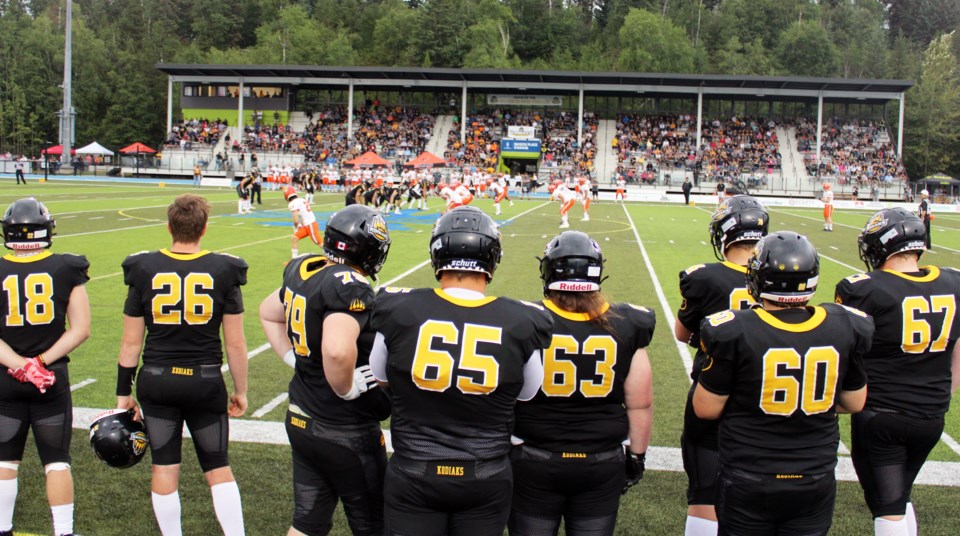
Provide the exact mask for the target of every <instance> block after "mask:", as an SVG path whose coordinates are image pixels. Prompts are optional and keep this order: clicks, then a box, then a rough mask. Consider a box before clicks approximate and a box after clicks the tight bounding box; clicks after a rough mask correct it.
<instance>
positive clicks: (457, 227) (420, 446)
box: [370, 207, 552, 536]
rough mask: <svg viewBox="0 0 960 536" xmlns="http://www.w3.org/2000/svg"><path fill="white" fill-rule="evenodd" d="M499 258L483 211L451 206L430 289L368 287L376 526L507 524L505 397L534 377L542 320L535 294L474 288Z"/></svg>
mask: <svg viewBox="0 0 960 536" xmlns="http://www.w3.org/2000/svg"><path fill="white" fill-rule="evenodd" d="M500 257H501V248H500V230H499V229H498V228H497V225H496V223H494V221H493V219H491V218H490V216H488V215H486V214H484V213H483V212H482V211H480V210H479V209H477V208H475V207H464V208H457V209H454V210H451V211H450V212H448V213H447V214H445V215H444V216H442V217H441V218H440V219H439V220H438V221H437V223H436V225H435V226H434V229H433V233H432V236H431V238H430V258H431V261H432V263H433V268H434V273H435V274H436V277H437V279H438V280H439V281H440V286H441V288H439V289H389V288H388V289H384V290H383V291H381V292H380V293H379V295H378V296H377V302H376V309H375V310H374V314H373V326H374V329H375V330H376V332H377V336H376V339H375V341H374V348H373V351H372V353H371V354H370V365H371V368H372V369H373V373H374V376H375V377H376V378H377V379H378V380H380V381H383V382H388V383H389V386H390V395H391V398H392V401H393V415H392V418H391V422H390V431H391V439H392V441H393V448H394V455H393V457H392V458H391V459H390V465H389V467H388V469H387V476H386V482H385V485H384V502H385V506H386V507H385V512H384V517H385V525H386V530H385V533H386V534H388V535H391V536H393V535H406V536H409V535H413V534H416V535H417V536H440V535H476V536H491V535H493V534H497V535H499V534H502V533H503V529H504V527H505V526H506V524H507V517H508V515H509V510H510V494H511V490H512V487H513V486H512V484H513V476H512V472H511V470H510V462H509V460H508V458H507V455H508V453H509V451H510V432H511V430H512V428H513V422H514V406H515V404H516V401H517V400H518V399H520V400H527V399H530V398H531V397H533V395H535V394H536V392H537V390H539V388H540V384H541V382H542V380H543V365H542V363H541V360H540V359H541V351H542V349H543V348H546V347H548V346H549V345H550V327H551V325H552V321H551V319H550V316H549V315H548V314H547V312H546V311H545V310H544V308H543V307H541V306H539V305H535V304H525V303H521V302H518V301H514V300H511V299H507V298H496V297H492V296H485V295H484V291H485V290H486V286H487V283H488V282H489V281H490V280H491V279H492V278H493V273H494V270H496V267H497V264H498V263H499V262H500Z"/></svg>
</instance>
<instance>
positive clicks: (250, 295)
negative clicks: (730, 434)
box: [0, 182, 960, 535]
mask: <svg viewBox="0 0 960 536" xmlns="http://www.w3.org/2000/svg"><path fill="white" fill-rule="evenodd" d="M188 191H194V190H190V189H186V188H179V187H166V188H159V187H157V186H150V185H108V184H94V183H56V182H51V183H46V184H37V183H35V182H31V184H30V185H29V186H26V187H22V186H21V187H14V186H13V185H12V184H11V183H6V184H4V185H3V186H2V187H0V205H3V206H6V204H7V203H10V202H12V201H13V200H15V199H17V198H19V197H23V196H27V195H34V196H36V197H37V198H39V199H40V200H41V201H43V202H44V203H46V205H47V207H49V209H50V210H51V212H52V213H53V214H54V216H55V217H56V218H57V232H58V236H57V237H56V238H55V241H54V247H53V250H54V251H56V252H71V253H78V254H83V255H86V256H87V258H88V259H89V260H90V264H91V267H90V276H91V281H90V283H89V284H88V291H89V294H90V299H91V304H92V315H93V333H92V336H91V338H90V340H88V341H87V342H86V343H85V344H84V345H83V346H81V347H80V348H79V349H78V350H77V351H75V352H74V353H73V354H72V356H71V357H72V361H71V364H70V374H71V383H72V384H74V385H77V384H80V383H81V382H85V381H86V380H95V381H93V382H87V383H86V384H85V385H84V386H83V387H81V388H78V389H77V390H76V391H75V392H74V395H73V400H74V406H75V407H77V408H109V407H112V406H113V405H114V404H115V397H114V386H115V381H116V356H117V350H118V348H119V341H120V335H121V326H122V304H123V299H124V297H125V294H126V289H125V287H124V285H123V281H122V277H121V271H120V262H121V261H122V260H123V259H124V257H126V256H127V255H128V254H130V253H134V252H137V251H141V250H148V249H158V248H161V247H167V246H169V245H170V240H169V235H168V234H167V231H166V228H165V226H164V223H165V216H166V207H167V205H168V204H169V202H170V201H171V199H172V198H173V197H174V196H175V195H177V194H179V193H183V192H188ZM202 193H203V195H205V196H206V197H207V199H209V200H210V202H211V203H212V204H213V218H212V219H211V221H210V226H209V230H208V232H207V235H206V237H205V238H204V240H203V245H204V247H205V248H207V249H211V250H216V251H228V252H230V253H232V254H234V255H238V256H240V257H243V258H244V259H246V261H247V262H248V263H249V265H250V271H249V282H248V284H247V286H246V287H245V288H244V296H245V300H246V308H247V311H248V313H247V316H246V319H245V327H246V338H247V344H248V347H249V349H250V351H251V354H256V355H254V356H253V357H252V359H251V361H250V381H249V383H250V392H249V402H250V409H249V411H248V413H247V415H246V416H245V417H243V418H242V419H240V421H246V422H243V423H235V426H234V431H235V432H236V431H237V430H238V429H240V428H244V429H246V428H245V426H246V427H249V428H250V429H251V430H253V431H254V432H253V433H252V435H259V436H260V437H259V439H260V440H262V441H269V442H272V443H273V444H263V443H256V442H246V441H244V442H241V441H235V442H234V443H233V444H232V445H231V460H232V466H233V469H234V471H235V473H236V475H237V480H238V482H239V485H240V489H241V493H242V495H243V502H244V510H245V518H246V523H247V532H248V534H253V535H273V534H283V533H285V531H286V528H287V527H288V526H289V521H290V515H291V512H292V486H291V483H290V480H291V478H290V453H289V448H288V447H286V446H278V445H277V444H276V443H282V442H283V441H284V440H285V439H286V438H285V436H284V433H283V430H282V427H280V426H279V421H280V419H281V418H282V417H283V415H284V412H285V409H286V404H285V403H283V399H282V398H278V397H281V396H282V395H283V394H284V393H285V391H286V384H287V382H288V381H289V378H290V375H291V369H290V368H288V367H287V366H286V365H284V364H282V363H281V362H280V360H279V359H278V358H276V356H274V355H273V353H272V352H271V351H270V350H269V349H267V350H266V351H263V345H264V343H265V342H266V340H265V338H264V336H263V333H262V331H261V329H260V325H259V321H258V320H257V317H256V310H257V306H258V305H259V303H260V301H261V300H262V299H263V298H264V297H265V296H266V295H267V294H268V293H269V292H272V291H273V290H274V289H276V288H277V287H278V286H279V284H280V280H281V274H282V269H283V264H284V262H286V261H287V260H288V259H289V257H290V249H289V248H290V243H289V236H290V232H291V227H290V223H289V221H290V218H289V212H288V211H287V210H286V207H285V203H284V202H283V200H282V198H281V195H280V194H279V193H278V192H264V205H263V207H262V208H261V209H260V210H258V211H257V212H256V213H254V214H252V215H245V216H238V215H236V214H234V213H235V211H236V195H235V193H234V192H233V191H232V190H226V189H222V190H217V189H205V190H203V192H202ZM341 205H342V195H341V194H329V195H318V196H317V198H316V199H315V201H314V207H315V211H316V213H317V216H318V219H319V220H320V221H321V222H322V221H325V220H326V218H327V217H328V216H329V214H330V213H331V212H333V211H334V210H335V209H336V208H338V207H340V206H341ZM474 205H475V206H479V207H480V208H482V209H484V210H487V211H489V212H490V213H491V214H492V213H493V208H492V202H491V201H489V200H485V199H478V200H476V201H474ZM430 207H431V210H430V211H427V212H419V213H418V212H407V213H405V215H403V216H390V217H389V218H388V219H387V222H388V224H389V225H390V228H391V236H392V238H393V247H392V249H391V251H390V256H389V259H388V261H387V264H386V266H385V267H384V269H383V272H382V273H381V274H380V275H381V277H380V279H381V281H382V282H383V283H385V284H390V285H396V286H411V287H416V286H433V285H434V284H435V280H434V278H433V275H432V272H431V270H430V269H429V267H428V265H429V263H428V262H427V260H428V258H429V257H428V253H427V241H428V235H429V232H430V228H431V225H432V223H433V221H434V220H435V219H436V216H437V213H438V210H439V208H440V203H439V201H438V200H437V199H435V198H434V199H431V204H430ZM258 208H259V207H258ZM591 208H592V210H591V218H592V220H591V221H589V222H579V221H577V220H578V219H579V216H580V213H579V208H577V209H574V211H573V214H572V218H571V220H572V221H573V224H572V226H573V228H574V229H578V230H583V231H586V232H588V233H590V234H591V235H592V236H593V237H594V238H595V239H596V240H597V241H599V243H600V245H601V246H602V247H603V249H604V254H605V256H606V257H607V259H608V262H607V265H606V274H607V275H609V276H610V279H609V280H607V282H606V283H605V284H604V292H605V293H606V294H607V295H608V296H609V297H610V298H611V299H612V300H615V301H630V302H632V303H635V304H641V305H646V306H648V307H650V308H651V309H653V310H655V311H656V312H657V318H658V326H657V330H656V334H655V339H654V342H653V344H652V345H651V347H650V349H649V352H650V356H651V360H652V362H653V368H654V388H655V406H656V410H655V411H656V416H655V421H654V431H653V438H652V445H653V446H655V447H660V448H656V449H652V450H651V455H650V461H649V462H648V466H649V467H652V468H654V470H651V471H648V472H647V476H646V477H645V479H644V480H643V482H642V483H641V484H640V485H639V486H637V487H635V488H634V490H633V491H631V492H630V493H629V494H628V495H627V496H625V497H624V499H623V502H622V505H623V506H622V509H621V516H620V523H619V529H618V534H664V535H668V534H682V532H683V523H684V516H685V510H686V503H685V486H686V477H685V475H684V474H683V473H682V472H677V471H676V468H678V467H679V464H680V461H679V456H678V454H677V451H676V450H675V449H676V448H677V447H678V446H679V438H680V431H681V426H682V414H683V404H684V400H685V393H686V391H687V388H688V386H689V382H688V379H687V375H686V370H685V368H684V362H683V360H682V358H681V352H680V351H679V350H678V346H677V344H676V343H675V341H674V340H673V335H672V334H673V329H672V328H673V326H672V321H668V320H667V317H666V315H665V312H664V307H666V308H667V309H669V310H670V311H672V312H675V311H676V310H677V308H678V307H679V304H680V303H679V302H680V298H679V292H678V290H677V274H678V273H679V272H680V271H681V270H683V269H684V268H686V267H688V266H690V265H692V264H697V263H701V262H711V261H712V260H713V254H712V251H711V248H710V247H709V239H708V236H707V222H708V221H709V213H710V210H711V209H712V208H713V207H712V206H709V207H703V208H701V207H684V206H674V205H669V206H668V205H640V204H628V205H626V207H624V206H623V205H620V204H614V203H612V202H601V203H595V204H594V205H593V206H592V207H591ZM868 217H869V213H868V212H863V211H848V212H837V213H836V214H835V222H836V224H835V228H836V231H835V232H833V233H824V232H822V231H821V230H820V229H821V225H820V221H821V218H820V215H819V212H818V211H816V210H803V209H775V210H772V211H771V222H772V227H771V229H772V230H784V229H790V230H794V231H797V232H800V233H803V234H807V235H808V236H809V237H810V238H811V240H812V241H813V243H814V244H815V245H816V246H817V249H818V250H819V251H820V253H821V277H820V282H821V284H820V287H819V289H818V294H817V297H816V299H817V301H831V300H832V295H833V288H834V285H835V284H836V282H837V281H839V280H840V279H841V278H843V277H846V276H848V275H851V274H852V273H854V272H856V271H858V270H861V269H862V266H863V265H862V263H861V262H860V261H859V259H858V258H857V247H856V237H857V235H858V233H859V229H860V227H861V226H862V225H863V224H864V222H865V221H866V220H867V218H868ZM498 219H500V221H501V222H502V224H503V227H502V232H503V240H504V252H505V253H504V257H503V263H502V264H501V265H500V268H499V269H498V271H497V274H496V279H495V281H494V282H493V284H492V285H491V287H490V288H489V293H490V294H493V295H503V296H510V297H514V298H521V299H527V300H536V299H539V298H540V297H541V287H540V280H539V273H538V264H537V261H536V259H535V257H536V256H537V255H539V254H540V253H541V252H542V250H543V247H544V245H545V244H546V242H547V240H548V239H549V238H551V237H553V236H554V235H555V234H556V233H557V232H558V229H557V225H558V224H559V216H558V206H557V205H556V204H548V203H547V202H546V200H545V199H540V200H532V201H522V202H521V201H517V202H516V203H515V206H513V207H509V206H507V205H506V204H505V205H504V214H503V216H500V217H499V218H498ZM934 227H935V229H936V230H935V231H934V240H933V243H934V252H933V253H931V254H928V255H925V257H924V259H923V260H924V261H926V262H929V263H933V264H938V265H944V266H960V215H947V214H944V215H940V216H938V217H937V219H936V221H935V222H934ZM637 237H639V239H640V241H641V243H642V246H641V243H638V241H637ZM641 248H642V249H644V250H645V252H646V259H648V260H649V262H648V261H647V260H646V259H645V257H644V255H643V254H642V252H641ZM301 251H302V252H312V251H318V249H317V248H315V247H314V246H313V245H312V244H309V245H306V244H303V243H301ZM648 266H649V268H648ZM650 268H652V271H651V269H650ZM658 285H659V286H660V287H662V296H663V299H665V300H666V301H665V303H664V302H662V301H661V298H660V297H658V292H657V287H658ZM671 314H672V313H671ZM258 350H259V351H260V352H259V353H257V351H258ZM227 376H228V378H229V375H227ZM271 403H273V409H270V406H269V405H268V404H271ZM258 421H262V422H264V423H267V424H263V425H260V424H258ZM271 424H272V426H271ZM841 431H842V437H843V439H844V442H846V443H849V427H848V426H847V424H846V423H845V422H844V423H843V424H842V425H841ZM946 432H947V434H949V436H951V437H953V438H960V417H958V415H957V414H956V412H954V413H950V414H948V416H947V426H946ZM954 445H955V446H954V448H955V449H958V450H960V447H956V444H955V443H954ZM32 448H33V447H32V446H31V447H28V449H30V450H28V455H27V457H26V458H27V459H26V460H25V462H24V465H23V468H22V469H21V471H20V496H19V500H18V506H17V513H16V517H15V528H16V529H18V530H19V531H21V532H18V533H19V534H23V532H24V531H25V532H28V533H31V532H32V533H39V534H46V533H49V530H50V522H49V517H50V514H49V510H48V508H47V506H46V500H45V496H44V492H43V485H42V481H41V479H42V470H41V468H40V466H39V463H38V462H37V459H36V454H35V451H34V450H32ZM73 451H74V452H73V454H74V460H73V466H74V471H75V472H74V475H75V479H76V488H77V499H76V531H77V532H78V533H79V534H84V535H91V534H93V535H127V534H132V533H138V534H159V531H158V529H157V528H156V523H155V521H154V519H153V513H152V510H151V506H150V499H149V464H148V463H146V462H145V463H142V464H140V465H139V466H137V467H134V468H132V469H129V470H126V471H119V470H114V469H111V468H108V467H106V466H105V465H103V464H101V463H99V462H98V461H96V460H95V459H94V457H93V455H92V453H91V451H90V448H89V446H88V442H87V435H86V432H85V431H83V430H77V431H76V432H75V437H74V442H73ZM931 460H935V461H937V462H945V463H942V464H938V465H936V467H935V468H934V469H935V470H930V471H928V473H930V475H928V476H929V477H930V478H931V479H932V480H931V481H939V482H953V484H954V485H957V484H958V483H960V454H958V452H957V451H955V450H953V449H951V448H950V446H948V445H947V444H946V443H943V442H941V444H940V445H938V447H937V448H936V449H935V451H934V452H933V454H932V455H931ZM930 468H933V465H932V464H931V466H930ZM930 468H928V469H930ZM658 469H659V470H658ZM182 475H183V476H182V477H181V490H180V493H181V499H182V503H183V519H184V533H185V534H215V533H217V532H218V530H219V529H218V525H217V523H216V519H215V517H214V515H213V509H212V505H211V501H210V494H209V491H208V490H207V488H206V485H205V484H204V482H203V479H202V477H201V475H200V470H199V467H198V466H197V463H196V457H195V455H194V454H193V452H192V448H190V447H189V446H187V447H186V448H185V449H184V471H183V474H182ZM936 479H939V480H936ZM958 502H960V488H957V487H950V486H931V485H923V486H918V487H917V488H916V489H915V494H914V503H915V505H916V508H917V515H918V518H919V520H920V526H921V532H922V533H923V534H943V535H956V534H960V517H958V516H957V515H956V505H957V503H958ZM872 528H873V522H872V520H871V518H870V515H869V512H868V511H867V509H866V506H865V505H864V503H863V498H862V494H861V492H860V488H859V486H858V485H857V484H856V483H855V482H849V481H847V482H841V483H840V484H839V493H838V499H837V510H836V515H835V519H834V534H849V535H856V534H868V533H872ZM334 534H349V531H348V529H347V526H346V523H345V521H344V520H343V518H342V516H340V514H339V513H338V518H337V523H336V528H335V531H334Z"/></svg>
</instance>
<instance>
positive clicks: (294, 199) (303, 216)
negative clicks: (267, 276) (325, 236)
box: [283, 186, 321, 259]
mask: <svg viewBox="0 0 960 536" xmlns="http://www.w3.org/2000/svg"><path fill="white" fill-rule="evenodd" d="M283 197H284V198H285V199H286V200H287V208H289V209H290V212H292V213H293V228H294V231H293V236H292V237H291V239H290V250H291V257H292V258H294V259H296V258H297V257H298V256H299V255H300V250H299V249H298V247H297V245H298V244H299V242H300V240H301V239H303V238H306V237H308V236H309V237H310V240H313V243H314V244H316V245H318V246H319V245H320V240H321V239H320V227H319V226H318V225H317V217H316V216H314V214H313V210H311V209H310V205H309V204H307V202H306V201H304V200H303V199H301V198H300V197H298V196H297V189H296V188H294V187H293V186H287V187H286V188H284V189H283Z"/></svg>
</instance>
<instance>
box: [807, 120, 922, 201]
mask: <svg viewBox="0 0 960 536" xmlns="http://www.w3.org/2000/svg"><path fill="white" fill-rule="evenodd" d="M816 131H817V127H816V122H815V121H811V120H807V119H800V120H799V121H798V122H797V130H796V138H797V146H798V149H799V150H800V151H801V152H802V153H804V163H805V165H806V167H807V171H808V173H809V174H810V175H811V176H812V177H815V178H817V180H820V179H827V178H829V179H834V180H836V182H837V183H838V184H854V185H857V186H867V185H870V184H872V183H873V182H874V181H880V182H883V183H887V184H890V183H893V182H894V181H905V180H906V178H907V175H906V172H905V170H904V168H903V163H902V162H901V161H900V158H899V157H898V156H897V152H896V150H895V149H894V147H893V144H892V143H890V136H889V134H888V132H887V130H886V125H884V124H883V123H882V122H881V123H874V122H872V121H859V120H856V119H853V120H848V121H842V120H840V119H839V118H833V119H831V120H829V121H827V122H825V123H824V125H823V130H822V136H821V145H820V163H819V165H818V164H817V162H816V150H817V135H816Z"/></svg>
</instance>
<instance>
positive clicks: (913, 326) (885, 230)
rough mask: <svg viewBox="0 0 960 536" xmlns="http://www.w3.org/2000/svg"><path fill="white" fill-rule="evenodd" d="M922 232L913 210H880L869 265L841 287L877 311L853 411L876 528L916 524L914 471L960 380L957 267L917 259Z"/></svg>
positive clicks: (865, 243) (854, 303)
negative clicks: (866, 386)
mask: <svg viewBox="0 0 960 536" xmlns="http://www.w3.org/2000/svg"><path fill="white" fill-rule="evenodd" d="M925 234H926V230H925V229H924V225H923V222H922V221H921V220H920V218H918V217H917V216H916V215H914V214H912V213H910V212H908V211H907V210H904V209H902V208H895V209H886V210H881V211H880V212H877V213H876V214H874V215H873V217H871V218H870V220H869V221H868V222H867V224H866V226H865V227H864V229H863V231H862V232H861V233H860V239H859V242H860V258H861V259H862V260H863V261H864V263H866V265H867V270H870V271H869V273H866V274H857V275H852V276H850V277H848V278H846V279H844V280H842V281H840V283H839V284H837V289H836V301H837V303H843V304H844V305H849V306H851V307H856V308H858V309H860V310H862V311H863V312H865V313H867V314H869V315H871V316H873V320H874V322H875V323H876V326H877V330H876V332H875V333H874V336H873V346H872V347H871V348H870V351H869V352H868V353H867V354H866V355H865V356H864V365H865V367H866V369H867V375H868V376H869V378H870V390H869V392H868V394H867V405H866V408H865V409H864V411H863V412H861V413H859V414H857V415H854V416H853V418H852V419H851V427H852V434H851V435H852V449H851V454H852V457H853V466H854V468H855V469H856V470H857V476H858V477H859V479H860V485H861V486H862V487H863V492H864V496H865V497H866V501H867V505H868V506H869V507H870V511H871V512H872V513H873V516H874V518H875V519H874V524H875V529H876V534H878V535H881V534H882V535H906V534H916V533H917V521H916V514H915V512H914V509H913V504H912V503H911V500H910V492H911V489H912V487H913V481H914V479H916V477H917V473H918V472H919V471H920V468H921V467H922V466H923V463H924V462H925V461H926V459H927V455H928V454H929V453H930V451H931V450H932V449H933V447H934V446H936V444H937V442H938V441H939V440H940V436H941V434H942V433H943V425H944V420H943V418H944V414H945V413H946V412H947V410H948V409H949V408H950V397H951V393H952V392H954V391H956V389H957V386H958V384H960V345H958V344H956V341H957V337H958V336H960V325H958V324H960V318H958V317H957V302H958V301H960V273H958V272H957V271H956V270H954V269H952V268H938V267H936V266H923V267H921V266H919V259H920V255H921V254H922V253H923V251H924V249H925V241H924V238H925ZM951 369H952V372H951Z"/></svg>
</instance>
